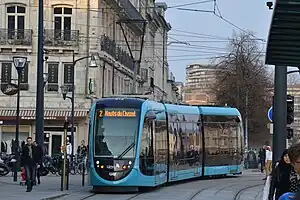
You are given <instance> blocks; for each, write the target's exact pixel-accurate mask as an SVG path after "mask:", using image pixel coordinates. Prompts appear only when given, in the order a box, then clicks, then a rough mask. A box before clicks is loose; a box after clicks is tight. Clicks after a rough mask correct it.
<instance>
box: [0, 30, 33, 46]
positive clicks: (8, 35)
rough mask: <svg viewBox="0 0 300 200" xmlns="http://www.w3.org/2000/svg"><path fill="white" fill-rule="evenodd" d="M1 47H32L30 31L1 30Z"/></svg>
mask: <svg viewBox="0 0 300 200" xmlns="http://www.w3.org/2000/svg"><path fill="white" fill-rule="evenodd" d="M0 45H24V46H31V45H32V30H30V29H17V30H14V29H0Z"/></svg>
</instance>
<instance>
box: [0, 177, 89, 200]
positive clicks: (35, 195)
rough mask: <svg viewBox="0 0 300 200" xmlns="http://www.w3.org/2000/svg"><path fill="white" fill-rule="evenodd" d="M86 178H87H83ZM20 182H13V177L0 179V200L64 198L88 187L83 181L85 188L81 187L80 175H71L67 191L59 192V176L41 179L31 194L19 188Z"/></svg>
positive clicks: (22, 187)
mask: <svg viewBox="0 0 300 200" xmlns="http://www.w3.org/2000/svg"><path fill="white" fill-rule="evenodd" d="M85 178H87V177H85ZM19 181H20V180H18V182H13V177H12V176H11V175H7V176H5V177H0V194H1V199H5V200H51V199H57V198H59V197H63V196H66V195H68V194H70V193H72V194H74V193H77V192H83V191H88V190H89V189H90V187H89V186H88V184H87V181H85V186H82V185H81V176H80V175H71V176H70V184H69V190H67V191H63V192H62V191H60V176H53V175H52V176H44V177H41V185H37V186H35V187H34V188H33V190H32V192H26V186H20V184H19V183H20V182H19Z"/></svg>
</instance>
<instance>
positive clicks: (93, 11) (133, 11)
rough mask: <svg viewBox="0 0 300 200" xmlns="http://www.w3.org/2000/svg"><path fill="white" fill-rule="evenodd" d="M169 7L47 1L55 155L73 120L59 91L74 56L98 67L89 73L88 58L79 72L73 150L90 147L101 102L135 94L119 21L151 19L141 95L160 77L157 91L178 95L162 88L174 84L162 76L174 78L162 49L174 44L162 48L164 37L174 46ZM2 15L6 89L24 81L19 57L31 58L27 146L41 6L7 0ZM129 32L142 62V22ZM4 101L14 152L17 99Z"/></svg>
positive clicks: (3, 127) (0, 115)
mask: <svg viewBox="0 0 300 200" xmlns="http://www.w3.org/2000/svg"><path fill="white" fill-rule="evenodd" d="M166 8H167V6H166V4H155V3H154V1H149V0H143V1H130V0H122V1H108V0H107V1H106V0H100V1H90V0H83V1H79V2H76V4H75V3H74V1H68V0H67V1H61V0H49V1H45V2H44V27H45V28H44V49H45V60H44V71H45V72H46V73H48V82H47V83H46V85H45V117H44V120H45V129H44V139H45V146H46V147H47V149H48V153H49V154H50V155H51V154H55V153H57V152H59V151H60V146H61V145H62V142H63V141H62V135H63V129H62V126H63V122H64V118H65V116H71V102H70V101H68V100H63V99H62V95H61V91H60V86H62V85H71V84H72V81H73V80H72V78H71V77H72V55H73V54H74V55H75V59H79V58H82V57H86V56H90V55H94V56H95V57H96V61H97V65H98V67H97V68H93V69H92V68H88V65H89V59H83V60H81V61H79V62H77V64H76V66H75V80H74V81H75V123H76V124H75V127H76V129H75V135H74V147H77V145H79V143H80V141H81V140H85V141H87V135H88V117H87V116H88V112H89V109H90V107H91V103H92V102H93V100H94V99H96V98H101V97H103V96H109V95H118V94H123V93H129V92H130V91H131V90H130V88H131V86H132V82H133V81H132V80H133V65H132V63H133V62H132V58H131V56H130V52H129V50H128V47H127V45H126V42H125V38H124V34H123V32H122V30H121V27H120V25H118V24H117V23H116V22H118V21H119V20H121V19H123V20H124V19H125V20H127V21H131V22H132V20H144V19H145V20H146V21H147V26H146V35H145V43H144V44H145V45H144V51H143V57H142V62H141V68H140V69H139V70H138V75H137V91H138V92H145V91H147V90H148V88H147V86H150V80H151V77H152V78H154V77H155V78H154V84H155V86H156V87H155V88H158V89H156V90H159V91H162V92H161V93H163V94H165V96H166V98H168V97H169V96H172V94H170V95H169V94H168V93H166V92H165V89H164V86H163V85H164V84H163V83H165V85H168V84H169V85H172V83H168V82H167V81H168V80H167V78H164V79H163V78H162V77H161V75H162V73H161V71H162V68H163V67H164V68H165V70H164V71H165V73H164V74H167V75H168V73H169V72H168V71H169V67H168V65H167V59H166V58H167V55H166V53H164V57H165V58H164V59H162V58H163V51H162V47H164V51H165V52H166V46H167V45H163V44H161V43H162V41H163V40H162V39H161V38H165V40H167V32H168V31H169V30H170V28H171V27H170V25H169V24H168V23H167V22H166V21H165V19H164V15H165V14H164V12H165V11H166ZM0 15H1V17H0V70H1V87H2V89H3V87H4V86H5V84H7V83H9V82H12V83H15V82H16V79H17V73H16V70H15V68H14V65H13V63H12V57H13V56H26V57H27V60H28V62H27V65H26V67H25V69H24V70H23V74H22V77H21V88H20V89H21V101H20V103H21V105H20V108H21V111H20V116H21V126H20V141H23V140H25V138H26V137H28V136H32V137H33V138H34V137H35V106H36V103H35V99H36V78H37V77H36V76H37V73H36V71H37V53H38V49H37V41H38V40H37V39H38V38H37V36H38V35H37V34H38V30H37V27H38V20H37V18H38V1H37V0H29V1H25V0H17V1H16V0H5V1H4V0H0ZM151 19H155V20H156V21H155V20H151ZM153 27H154V28H153ZM123 28H124V33H125V35H126V37H127V39H128V41H129V46H130V47H131V49H132V50H133V51H132V52H133V57H134V58H135V59H138V55H139V51H140V49H139V47H140V46H141V45H140V42H139V37H140V36H141V34H142V26H141V23H123ZM162 30H164V31H162ZM153 41H154V42H153ZM159 42H160V43H159ZM164 42H167V41H164ZM155 49H159V50H155ZM162 60H163V61H164V65H163V64H162ZM158 61H159V62H158ZM159 70H160V72H157V71H159ZM167 75H165V76H166V77H167ZM160 80H162V82H160ZM156 90H155V91H154V94H155V96H158V95H156ZM168 92H169V91H168ZM170 92H171V93H172V92H173V93H175V92H176V91H175V90H171V91H170ZM69 93H71V92H69ZM159 98H161V97H159ZM0 99H1V100H0V102H1V104H0V141H1V142H2V143H1V144H4V143H5V145H6V146H8V147H9V146H11V141H12V139H14V138H15V119H16V99H17V98H16V96H7V95H4V94H2V93H0ZM8 149H9V151H10V148H8ZM75 150H76V149H75Z"/></svg>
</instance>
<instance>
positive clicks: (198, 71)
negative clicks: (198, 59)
mask: <svg viewBox="0 0 300 200" xmlns="http://www.w3.org/2000/svg"><path fill="white" fill-rule="evenodd" d="M215 78H216V69H215V68H214V67H213V66H209V65H206V66H204V65H200V64H192V65H189V66H187V67H186V84H185V102H186V103H188V104H193V105H197V104H212V103H214V95H213V92H212V91H211V88H212V84H214V82H215Z"/></svg>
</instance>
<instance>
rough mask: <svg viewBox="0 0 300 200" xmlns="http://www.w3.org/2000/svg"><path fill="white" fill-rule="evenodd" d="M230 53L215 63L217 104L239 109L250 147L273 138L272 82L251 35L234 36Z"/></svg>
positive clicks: (214, 86) (260, 51)
mask: <svg viewBox="0 0 300 200" xmlns="http://www.w3.org/2000/svg"><path fill="white" fill-rule="evenodd" d="M229 49H230V53H229V54H228V55H226V56H224V57H221V58H219V59H218V60H215V63H216V67H217V69H218V71H217V75H216V82H215V84H214V85H213V90H212V91H214V94H215V96H216V101H217V102H218V103H220V104H222V105H224V104H227V105H230V106H232V107H236V108H238V109H239V111H240V112H241V114H242V117H243V119H245V118H246V116H247V118H248V133H249V146H251V145H252V146H258V145H259V144H257V142H259V141H263V142H264V141H266V140H268V139H269V138H270V134H269V131H268V128H267V123H268V119H267V110H268V108H269V106H270V105H271V101H270V99H271V98H270V97H271V91H272V90H273V89H272V88H273V85H272V80H271V79H270V77H269V74H268V71H267V68H266V66H265V65H264V63H263V62H262V59H261V58H262V53H263V50H260V48H259V45H258V43H257V42H256V41H255V40H254V39H253V37H252V33H249V34H245V33H242V34H239V35H236V34H235V35H234V36H233V38H232V39H231V41H230V45H229Z"/></svg>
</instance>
